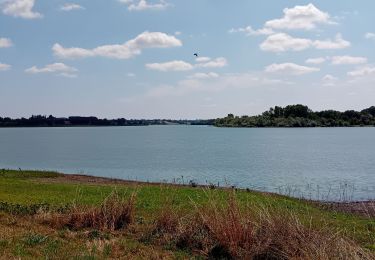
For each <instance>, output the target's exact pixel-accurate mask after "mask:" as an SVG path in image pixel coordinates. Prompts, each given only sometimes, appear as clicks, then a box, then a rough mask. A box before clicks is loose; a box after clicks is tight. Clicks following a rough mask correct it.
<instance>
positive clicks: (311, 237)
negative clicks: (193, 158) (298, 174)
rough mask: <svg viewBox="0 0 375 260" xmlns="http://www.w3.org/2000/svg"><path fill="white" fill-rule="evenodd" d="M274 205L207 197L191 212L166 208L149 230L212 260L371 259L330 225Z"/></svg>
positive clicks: (157, 236) (233, 197) (156, 236)
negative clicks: (317, 223)
mask: <svg viewBox="0 0 375 260" xmlns="http://www.w3.org/2000/svg"><path fill="white" fill-rule="evenodd" d="M303 222H304V221H302V220H301V219H299V217H298V216H297V215H295V214H293V213H291V212H288V211H281V210H276V209H275V208H273V207H272V206H264V207H254V206H251V205H247V206H243V207H242V206H240V205H239V203H238V201H237V199H236V197H235V195H232V196H230V197H229V198H228V199H227V200H224V201H223V200H220V199H212V198H210V199H209V203H208V204H207V205H205V206H195V210H193V211H192V212H189V213H188V214H186V213H185V214H183V213H181V212H180V213H177V212H176V211H174V210H173V209H172V208H171V207H169V206H168V207H167V208H166V209H165V210H164V212H163V213H160V215H159V216H158V217H157V219H156V221H155V225H154V226H153V229H152V230H151V233H152V234H153V236H154V237H155V238H156V239H158V240H159V242H160V243H162V244H167V245H171V244H172V245H174V246H176V247H178V248H182V249H188V250H191V251H198V252H199V253H203V254H204V255H206V256H207V257H209V258H214V259H373V255H370V253H368V252H366V251H364V250H363V249H362V248H361V247H360V246H358V245H356V244H355V243H354V242H352V241H349V240H347V239H345V238H343V237H341V236H340V234H338V233H337V232H336V231H334V230H330V229H329V228H327V227H319V228H317V227H312V226H311V225H309V224H308V223H303Z"/></svg>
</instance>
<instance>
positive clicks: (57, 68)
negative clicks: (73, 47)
mask: <svg viewBox="0 0 375 260" xmlns="http://www.w3.org/2000/svg"><path fill="white" fill-rule="evenodd" d="M77 71H78V70H77V69H76V68H74V67H70V66H67V65H65V64H64V63H53V64H49V65H46V66H45V67H42V68H38V67H36V66H33V67H31V68H28V69H26V70H25V72H26V73H30V74H38V73H57V74H59V75H61V76H65V77H76V72H77Z"/></svg>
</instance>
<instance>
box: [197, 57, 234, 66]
mask: <svg viewBox="0 0 375 260" xmlns="http://www.w3.org/2000/svg"><path fill="white" fill-rule="evenodd" d="M227 65H228V62H227V60H226V59H225V58H223V57H219V58H216V59H213V60H209V61H207V62H201V63H198V64H197V65H196V67H201V68H222V67H225V66H227Z"/></svg>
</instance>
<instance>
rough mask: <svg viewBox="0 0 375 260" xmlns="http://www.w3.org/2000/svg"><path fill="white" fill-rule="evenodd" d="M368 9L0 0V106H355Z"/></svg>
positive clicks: (19, 109)
mask: <svg viewBox="0 0 375 260" xmlns="http://www.w3.org/2000/svg"><path fill="white" fill-rule="evenodd" d="M373 10H375V1H373V0H362V1H360V2H358V1H353V0H351V1H349V0H341V1H326V0H320V1H312V0H310V1H292V0H290V1H285V0H278V1H273V0H264V1H257V3H255V1H248V0H236V1H229V0H189V1H186V0H72V1H65V0H0V116H3V117H4V116H10V117H20V116H27V117H28V116H31V115H33V114H46V115H49V114H53V115H55V116H69V115H95V116H99V117H108V118H116V117H126V118H190V119H194V118H215V117H221V116H225V115H226V114H228V113H234V114H237V115H245V114H247V115H254V114H258V113H261V112H262V111H264V110H267V109H268V108H269V107H271V106H275V105H281V106H284V105H288V104H296V103H302V104H306V105H308V106H309V107H310V108H312V109H313V110H321V109H337V110H346V109H363V108H366V107H368V106H371V105H375V101H374V100H375V27H374V26H373V25H374V24H375V16H374V14H373ZM194 53H198V54H199V57H198V58H196V57H195V56H194V55H193V54H194Z"/></svg>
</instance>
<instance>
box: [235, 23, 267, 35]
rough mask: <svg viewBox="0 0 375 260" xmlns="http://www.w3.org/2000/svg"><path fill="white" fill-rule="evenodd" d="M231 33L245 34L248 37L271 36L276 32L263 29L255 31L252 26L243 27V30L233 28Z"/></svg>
mask: <svg viewBox="0 0 375 260" xmlns="http://www.w3.org/2000/svg"><path fill="white" fill-rule="evenodd" d="M229 33H244V34H245V35H247V36H252V35H270V34H273V33H274V31H273V30H272V29H270V28H262V29H257V30H254V29H253V28H252V27H251V26H250V25H249V26H246V27H243V28H241V27H240V28H232V29H230V30H229Z"/></svg>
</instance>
